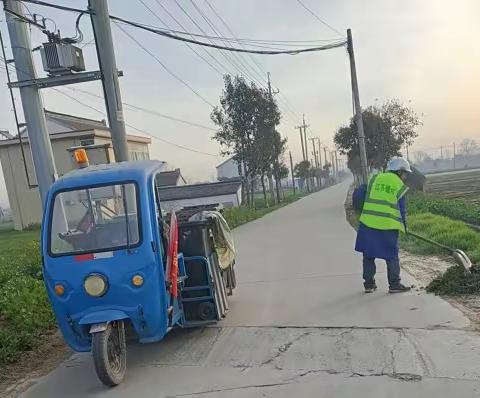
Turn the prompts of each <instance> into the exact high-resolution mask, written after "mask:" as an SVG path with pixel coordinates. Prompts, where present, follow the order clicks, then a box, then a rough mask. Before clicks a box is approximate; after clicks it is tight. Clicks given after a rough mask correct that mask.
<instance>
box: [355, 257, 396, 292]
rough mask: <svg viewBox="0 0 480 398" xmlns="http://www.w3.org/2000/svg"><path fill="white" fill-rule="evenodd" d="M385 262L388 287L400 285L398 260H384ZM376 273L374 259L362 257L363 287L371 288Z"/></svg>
mask: <svg viewBox="0 0 480 398" xmlns="http://www.w3.org/2000/svg"><path fill="white" fill-rule="evenodd" d="M386 262H387V277H388V283H389V285H390V286H398V284H399V283H400V260H399V259H398V257H395V258H392V259H391V260H386ZM376 271H377V267H376V265H375V258H374V257H367V256H363V279H364V281H365V283H364V285H365V286H371V285H373V284H374V283H375V273H376Z"/></svg>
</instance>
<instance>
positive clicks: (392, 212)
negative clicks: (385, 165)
mask: <svg viewBox="0 0 480 398" xmlns="http://www.w3.org/2000/svg"><path fill="white" fill-rule="evenodd" d="M407 190H408V188H407V187H406V185H405V184H404V183H403V181H402V180H401V179H400V177H398V176H397V175H396V174H393V173H381V174H377V175H375V176H373V177H372V178H371V179H370V182H369V184H368V189H367V195H366V198H365V202H364V205H363V210H362V215H361V216H360V222H361V223H362V224H365V225H366V226H367V227H370V228H374V229H380V230H400V231H404V226H403V221H402V216H401V213H400V209H399V207H398V201H399V200H400V199H401V198H402V197H403V196H404V195H405V193H406V192H407Z"/></svg>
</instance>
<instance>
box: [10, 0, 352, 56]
mask: <svg viewBox="0 0 480 398" xmlns="http://www.w3.org/2000/svg"><path fill="white" fill-rule="evenodd" d="M16 1H20V0H16ZM23 1H27V2H29V3H33V4H38V5H43V6H47V7H53V8H58V9H61V10H65V11H72V12H78V13H84V14H92V12H91V11H86V10H81V9H78V8H72V7H64V6H58V5H55V4H51V3H47V2H44V1H38V0H23ZM297 1H300V0H297ZM5 11H6V12H10V13H11V14H13V15H16V16H17V17H18V18H20V19H22V20H24V21H25V22H28V23H29V24H32V25H35V26H37V27H39V28H41V29H43V28H44V27H43V26H42V25H40V24H38V23H36V22H35V21H31V20H29V19H28V18H25V17H22V16H20V15H18V14H16V13H14V12H12V11H10V10H5ZM110 19H112V20H113V21H117V22H123V23H125V24H127V25H130V26H134V27H136V28H139V29H143V30H146V31H149V32H151V33H155V34H157V35H160V36H164V37H167V38H169V39H173V40H177V41H183V42H187V43H191V44H197V45H200V46H204V47H210V48H216V49H218V50H226V51H232V52H239V53H250V54H261V55H281V54H287V55H298V54H302V53H307V52H316V51H324V50H330V49H333V48H339V47H343V46H344V45H345V44H346V43H347V42H346V40H344V39H342V40H339V41H336V42H331V43H329V44H325V45H322V46H314V47H308V48H297V49H292V50H272V51H261V50H250V49H243V48H237V47H230V46H221V45H217V44H212V43H205V42H203V41H199V40H193V39H188V38H186V37H180V36H177V35H176V34H173V33H170V32H169V31H168V30H165V29H159V28H152V27H149V26H147V25H144V24H141V23H139V22H135V21H130V20H127V19H124V18H120V17H117V16H114V15H110ZM183 34H185V35H190V33H188V32H183ZM221 40H224V39H223V38H222V39H221Z"/></svg>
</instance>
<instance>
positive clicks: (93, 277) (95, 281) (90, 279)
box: [83, 274, 108, 297]
mask: <svg viewBox="0 0 480 398" xmlns="http://www.w3.org/2000/svg"><path fill="white" fill-rule="evenodd" d="M83 286H84V288H85V291H86V292H87V293H88V294H89V295H90V296H93V297H101V296H103V295H104V294H105V293H106V292H107V289H108V283H107V279H106V278H105V277H104V276H103V275H100V274H90V275H88V276H87V277H86V278H85V282H84V283H83Z"/></svg>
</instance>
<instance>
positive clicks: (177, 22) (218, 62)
mask: <svg viewBox="0 0 480 398" xmlns="http://www.w3.org/2000/svg"><path fill="white" fill-rule="evenodd" d="M155 2H156V3H157V4H158V5H159V6H160V8H161V9H162V10H163V11H164V12H165V13H166V14H167V15H168V16H169V17H170V18H171V19H172V20H173V21H174V22H175V23H176V24H177V25H178V26H180V28H181V29H183V30H185V31H186V30H187V29H186V28H185V26H184V25H183V24H182V23H181V22H180V21H179V20H178V19H177V18H176V17H175V15H173V14H172V13H171V12H170V11H168V8H166V7H165V6H164V5H163V4H162V3H161V2H160V0H155ZM189 36H190V37H192V38H194V37H195V35H194V34H193V33H192V34H189ZM186 44H187V43H186ZM189 47H191V46H190V45H189ZM200 48H201V49H202V50H203V52H204V53H205V54H206V55H207V56H208V57H209V58H210V59H211V60H212V61H213V62H215V63H216V64H217V65H219V67H220V69H222V70H224V71H226V73H228V74H231V73H230V71H229V69H228V68H226V67H225V65H223V64H222V63H221V62H220V61H219V60H218V59H217V58H216V57H214V56H213V55H212V54H211V53H210V52H209V51H208V50H207V49H206V48H205V47H200ZM192 50H193V47H192ZM221 74H222V76H223V74H224V72H222V73H221Z"/></svg>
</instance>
